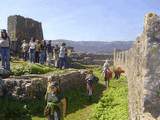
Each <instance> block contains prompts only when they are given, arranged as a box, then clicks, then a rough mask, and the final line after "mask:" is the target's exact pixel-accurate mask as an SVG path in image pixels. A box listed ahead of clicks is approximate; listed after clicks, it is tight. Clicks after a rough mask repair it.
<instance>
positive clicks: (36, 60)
mask: <svg viewBox="0 0 160 120" xmlns="http://www.w3.org/2000/svg"><path fill="white" fill-rule="evenodd" d="M35 62H36V63H39V52H38V51H36V53H35Z"/></svg>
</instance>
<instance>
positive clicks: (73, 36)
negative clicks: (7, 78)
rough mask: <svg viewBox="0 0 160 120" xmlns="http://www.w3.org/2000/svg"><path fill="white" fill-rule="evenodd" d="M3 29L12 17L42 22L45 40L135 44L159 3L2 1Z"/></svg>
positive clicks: (145, 0)
mask: <svg viewBox="0 0 160 120" xmlns="http://www.w3.org/2000/svg"><path fill="white" fill-rule="evenodd" d="M0 9H1V10H0V28H6V25H7V17H8V16H9V15H15V14H18V15H23V16H25V17H30V18H33V19H36V20H38V21H41V22H42V25H43V34H44V38H45V39H69V40H76V41H80V40H82V41H84V40H85V41H89V40H92V41H128V40H135V38H136V36H138V35H139V34H140V33H141V32H142V29H143V20H144V15H145V14H146V13H147V12H156V13H157V14H160V0H3V1H1V3H0Z"/></svg>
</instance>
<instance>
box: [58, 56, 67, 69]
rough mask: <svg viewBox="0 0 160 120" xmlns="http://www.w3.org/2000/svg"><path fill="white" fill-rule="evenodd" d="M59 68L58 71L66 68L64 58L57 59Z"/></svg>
mask: <svg viewBox="0 0 160 120" xmlns="http://www.w3.org/2000/svg"><path fill="white" fill-rule="evenodd" d="M59 67H60V69H62V68H66V58H65V57H60V58H59Z"/></svg>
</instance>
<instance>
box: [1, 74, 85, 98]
mask: <svg viewBox="0 0 160 120" xmlns="http://www.w3.org/2000/svg"><path fill="white" fill-rule="evenodd" d="M52 76H56V77H53V80H54V79H55V81H57V82H58V83H60V87H61V89H62V91H65V90H68V89H71V88H76V87H79V86H84V85H85V81H84V75H83V74H81V72H79V71H73V72H70V73H67V74H63V75H60V76H57V75H28V76H21V77H10V78H6V79H3V80H2V79H1V80H0V96H4V95H9V96H14V97H16V98H18V99H37V98H41V97H44V95H45V93H46V89H47V81H48V77H50V78H51V77H52Z"/></svg>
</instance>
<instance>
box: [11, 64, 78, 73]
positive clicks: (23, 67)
mask: <svg viewBox="0 0 160 120" xmlns="http://www.w3.org/2000/svg"><path fill="white" fill-rule="evenodd" d="M11 70H12V74H13V75H16V76H20V75H24V74H49V73H54V74H63V73H66V72H68V71H70V70H75V69H70V70H68V69H67V70H60V69H57V68H55V67H48V66H46V65H41V64H31V63H29V62H24V61H12V62H11Z"/></svg>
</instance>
